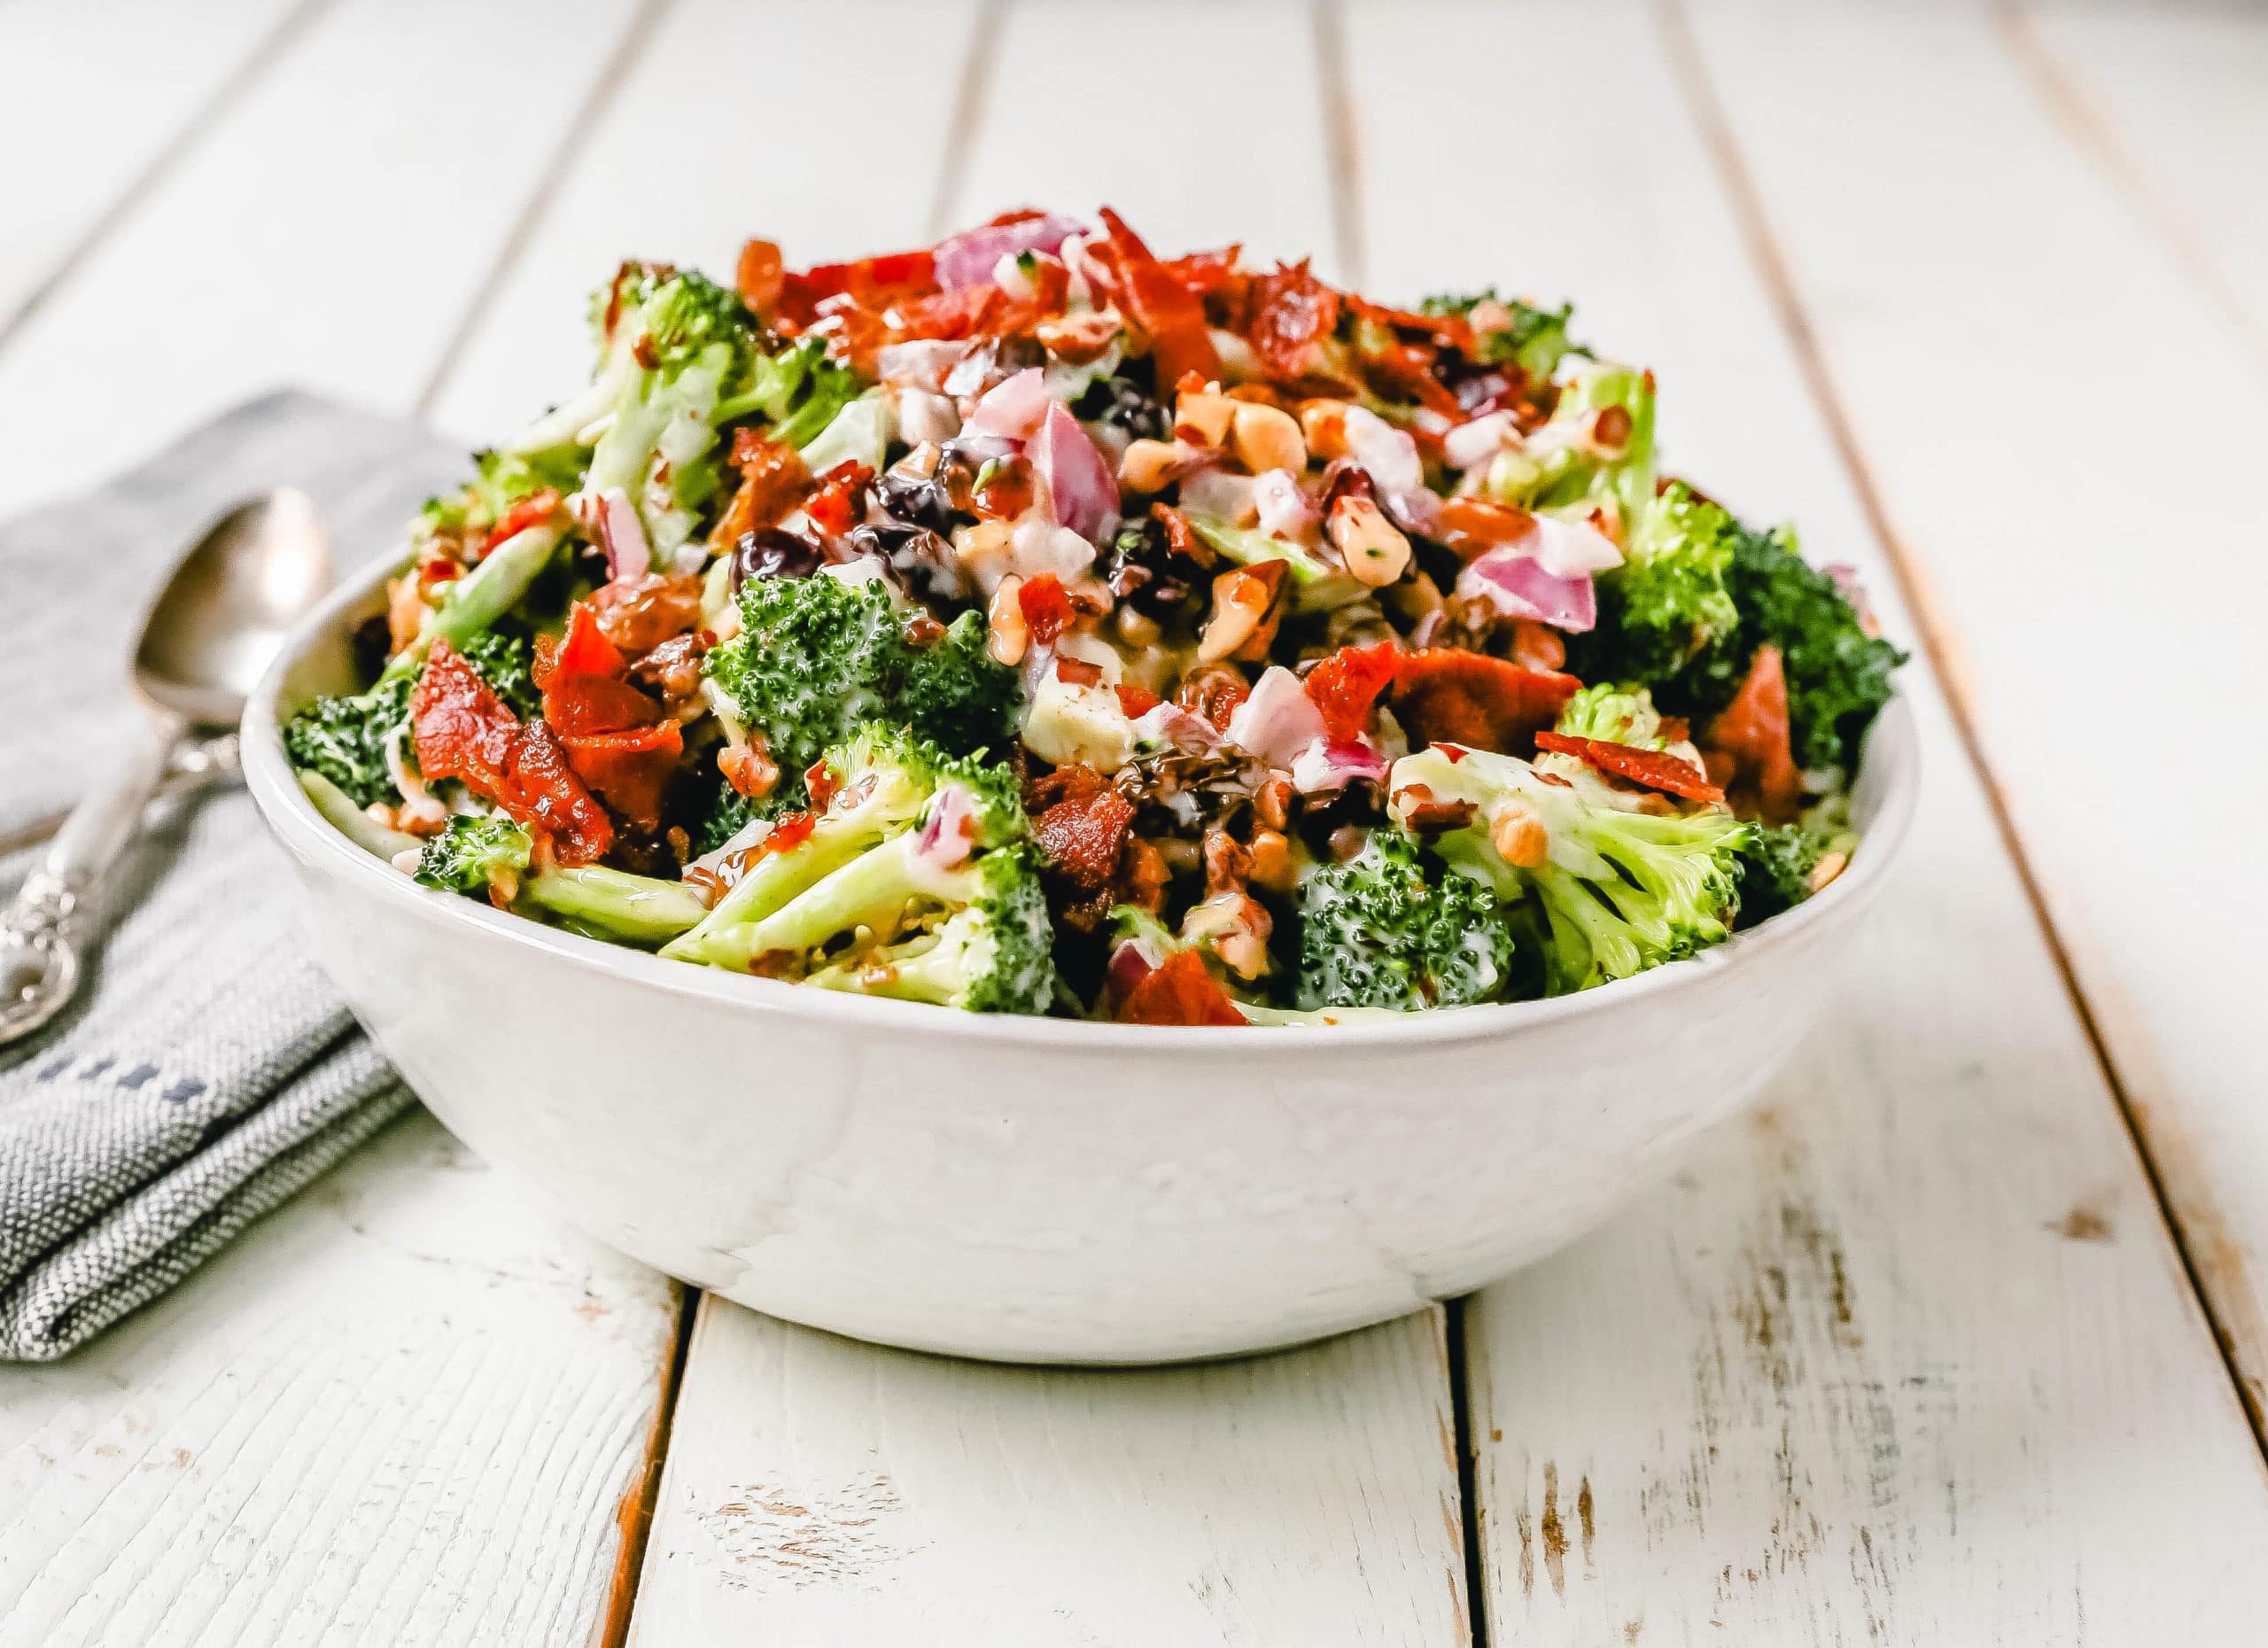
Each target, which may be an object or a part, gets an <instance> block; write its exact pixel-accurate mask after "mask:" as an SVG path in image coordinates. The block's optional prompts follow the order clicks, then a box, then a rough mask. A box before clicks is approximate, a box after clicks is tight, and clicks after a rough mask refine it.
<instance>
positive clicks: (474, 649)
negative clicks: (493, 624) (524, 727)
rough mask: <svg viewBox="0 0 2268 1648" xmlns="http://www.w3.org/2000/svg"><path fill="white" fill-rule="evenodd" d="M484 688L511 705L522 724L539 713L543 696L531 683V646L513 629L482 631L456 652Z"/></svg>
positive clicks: (531, 644) (523, 635)
mask: <svg viewBox="0 0 2268 1648" xmlns="http://www.w3.org/2000/svg"><path fill="white" fill-rule="evenodd" d="M457 650H458V651H459V652H460V653H462V655H463V657H464V661H465V662H466V663H467V664H470V665H472V667H473V671H474V672H475V673H476V674H478V676H479V677H480V679H481V680H484V681H486V682H487V683H488V689H489V690H490V691H491V692H493V693H494V694H495V695H496V696H498V697H499V698H501V699H502V700H503V701H504V702H505V703H506V704H509V705H510V706H511V710H512V713H513V714H515V715H517V716H518V717H519V718H520V719H522V720H524V721H529V720H533V719H535V718H536V717H537V716H539V715H540V714H541V713H542V712H543V694H542V693H541V692H540V691H539V690H538V689H537V688H536V684H535V646H534V643H533V642H532V641H530V640H529V639H528V637H527V636H526V635H525V634H522V633H520V632H518V631H517V630H504V629H491V630H484V631H483V632H482V633H481V634H478V635H473V636H470V637H469V638H468V639H467V640H466V641H465V643H464V644H463V645H462V647H459V648H458V649H457Z"/></svg>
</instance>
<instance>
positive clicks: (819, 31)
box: [432, 0, 977, 441]
mask: <svg viewBox="0 0 2268 1648" xmlns="http://www.w3.org/2000/svg"><path fill="white" fill-rule="evenodd" d="M976 18H977V12H976V8H975V5H974V4H966V3H963V0H953V3H951V4H939V5H933V6H918V7H917V6H913V5H908V4H904V0H853V3H852V4H830V5H827V6H825V7H823V8H813V7H781V6H750V5H742V4H734V0H680V4H675V5H673V6H672V7H671V8H670V9H669V11H668V12H667V13H666V14H665V15H664V17H663V19H661V20H660V22H659V23H658V24H657V25H656V27H654V29H653V31H652V35H651V37H650V38H649V40H647V41H646V42H645V43H644V44H643V46H642V48H641V51H639V53H638V55H637V57H636V58H635V60H634V62H633V66H632V68H631V70H630V72H629V74H627V75H626V76H625V79H624V82H623V83H622V85H621V86H620V88H619V89H617V93H616V95H615V97H614V98H613V100H612V102H611V103H610V105H609V107H608V110H607V112H606V113H605V114H604V115H603V116H602V118H601V120H599V122H598V124H597V126H596V128H595V129H594V131H593V132H592V133H591V134H590V136H589V138H588V140H587V141H586V143H584V144H583V145H582V146H581V148H580V150H579V152H578V154H577V156H576V159H575V163H574V165H573V167H571V170H570V171H569V172H568V174H567V175H566V176H565V177H564V178H563V179H562V180H561V182H560V185H559V188H558V190H557V192H556V194H555V197H554V198H553V200H552V203H551V205H550V206H549V208H548V210H547V211H546V212H545V213H544V215H543V218H542V221H541V222H540V223H539V224H537V225H536V227H535V229H534V230H533V232H532V234H531V235H530V237H529V238H528V243H527V245H525V246H524V248H523V249H522V250H521V251H520V253H518V255H517V256H516V257H515V258H514V260H513V262H512V266H511V268H509V270H508V271H507V272H506V276H505V278H504V279H503V281H502V282H501V283H500V284H499V287H498V289H497V292H496V294H495V296H494V299H493V301H492V302H491V303H490V304H489V305H488V306H487V307H486V309H485V313H484V314H483V315H481V316H480V317H479V320H478V327H477V328H476V330H475V331H474V333H473V335H472V337H471V338H470V340H469V341H468V344H467V346H466V347H465V349H464V351H463V352H462V354H461V355H460V356H459V357H458V359H457V360H456V361H454V362H453V363H452V365H451V368H450V369H449V371H448V373H447V375H446V376H445V377H444V378H443V379H442V381H441V383H440V385H439V390H438V393H436V395H435V398H434V402H433V408H432V412H433V417H434V420H435V421H436V422H437V423H439V424H441V425H442V426H443V427H444V428H447V429H452V430H456V431H462V433H464V434H465V435H466V437H467V438H468V439H478V440H488V441H493V440H496V439H501V438H502V437H504V436H505V435H508V434H509V433H510V432H511V431H513V430H515V429H517V427H519V425H520V424H524V423H525V422H526V421H527V420H528V419H529V418H531V417H532V416H535V414H537V413H538V412H540V411H541V410H542V409H543V408H544V405H545V404H546V400H547V397H548V398H549V399H552V400H556V399H559V398H562V397H563V396H564V395H565V394H566V393H568V392H569V391H570V390H571V389H573V388H575V387H577V386H579V384H580V383H581V381H582V374H583V373H584V371H585V370H586V366H587V363H588V359H589V355H590V340H589V327H588V324H587V323H586V318H585V311H586V300H587V299H588V297H589V294H590V292H591V291H592V289H593V288H594V287H596V286H598V285H600V284H602V283H603V282H604V281H605V279H606V277H607V276H609V275H610V274H612V273H613V271H614V268H615V266H616V265H617V263H619V262H620V261H621V260H623V259H624V258H625V257H643V258H653V259H657V260H665V261H668V262H672V263H677V264H681V265H685V266H687V267H690V268H699V269H702V270H703V271H705V272H706V273H708V274H709V275H711V276H713V277H714V278H716V279H718V280H721V281H726V282H730V281H731V279H732V278H733V270H734V263H735V261H736V260H737V259H738V257H739V254H740V249H741V243H742V241H744V240H747V239H749V238H750V237H753V236H761V237H765V238H766V239H770V240H773V241H776V242H778V243H779V244H780V245H781V247H782V248H783V249H784V251H785V253H786V255H787V257H788V262H789V264H790V266H791V267H798V268H800V267H802V266H803V265H805V264H810V263H822V262H827V261H829V260H835V259H841V258H847V257H856V256H858V255H860V254H861V253H868V252H882V251H888V250H889V249H891V248H892V247H895V246H900V245H919V244H920V243H921V242H922V241H923V240H924V238H925V237H926V233H927V222H926V221H927V218H928V211H929V206H930V203H931V201H932V199H933V198H935V196H936V191H937V187H938V166H939V163H940V158H941V157H942V155H943V154H944V152H945V150H946V147H947V144H946V141H945V134H946V131H947V127H948V123H949V121H950V120H951V114H952V109H953V104H954V95H955V89H956V81H955V72H956V70H957V69H958V67H959V65H960V62H961V60H962V57H963V55H964V53H965V52H966V51H967V46H968V43H969V41H970V38H971V35H972V32H973V30H974V28H975V22H976ZM845 40H861V41H876V42H881V41H893V42H897V43H900V44H901V45H903V46H904V47H905V50H902V51H889V52H884V53H878V54H874V55H872V56H869V57H867V58H865V59H864V60H863V61H862V63H861V66H860V69H859V90H858V102H859V103H860V104H861V105H864V109H865V115H864V117H862V118H859V119H855V120H848V119H843V118H841V114H842V107H841V105H842V100H843V96H844V91H843V86H842V85H841V84H840V83H839V82H837V81H836V80H835V78H833V77H832V76H830V75H827V74H818V73H804V72H794V73H789V72H783V71H781V70H780V69H779V68H778V66H779V65H781V64H783V63H800V64H805V65H813V64H819V63H822V62H826V61H828V60H830V59H831V58H833V57H834V56H835V54H836V53H838V52H839V51H841V49H842V44H843V42H844V41H845ZM696 58H705V59H708V60H711V61H712V62H714V63H715V64H716V65H718V68H719V70H720V72H725V73H736V74H742V75H743V76H745V77H746V78H747V79H748V80H749V81H750V83H751V84H755V83H759V82H760V83H761V85H762V87H763V91H762V95H760V96H759V95H750V96H747V97H687V94H686V85H685V66H686V64H687V62H688V61H691V60H694V59H696ZM879 111H887V118H882V117H880V115H879V114H878V113H877V112H879ZM820 133H823V134H824V136H823V138H819V137H817V136H815V134H820ZM851 180H855V182H853V181H851Z"/></svg>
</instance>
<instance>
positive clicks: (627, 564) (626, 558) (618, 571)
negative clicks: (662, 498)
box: [598, 486, 654, 584]
mask: <svg viewBox="0 0 2268 1648" xmlns="http://www.w3.org/2000/svg"><path fill="white" fill-rule="evenodd" d="M598 517H599V544H600V546H601V547H602V548H604V549H605V551H606V573H607V576H608V577H609V578H610V579H613V580H614V581H615V582H616V583H618V584H634V583H636V582H637V581H638V580H639V579H641V578H643V577H645V576H646V572H647V570H648V569H649V567H651V566H652V565H653V564H654V551H653V548H652V546H650V545H649V544H648V543H647V541H646V524H645V523H644V522H643V521H641V520H640V519H639V518H638V506H637V505H636V504H633V503H632V502H631V501H630V494H628V493H626V492H625V491H623V490H622V488H621V487H619V486H610V487H608V488H607V489H606V490H605V491H604V492H602V493H601V494H599V507H598Z"/></svg>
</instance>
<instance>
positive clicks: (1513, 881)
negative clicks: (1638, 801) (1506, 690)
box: [1389, 746, 1748, 996]
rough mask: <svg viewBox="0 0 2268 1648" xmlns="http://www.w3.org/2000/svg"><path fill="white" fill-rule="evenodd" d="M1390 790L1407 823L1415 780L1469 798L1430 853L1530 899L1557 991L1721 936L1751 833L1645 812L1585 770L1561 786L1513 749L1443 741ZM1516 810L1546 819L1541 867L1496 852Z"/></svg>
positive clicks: (1500, 890)
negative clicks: (1454, 747) (1467, 810)
mask: <svg viewBox="0 0 2268 1648" xmlns="http://www.w3.org/2000/svg"><path fill="white" fill-rule="evenodd" d="M1552 776H1553V777H1554V778H1558V777H1561V776H1563V775H1562V774H1557V773H1555V774H1553V775H1552ZM1389 786H1390V793H1391V794H1393V795H1394V797H1396V802H1395V805H1394V812H1395V816H1396V818H1397V820H1400V821H1402V822H1404V823H1407V822H1408V817H1409V808H1408V806H1407V805H1404V804H1403V803H1402V799H1401V798H1402V797H1403V796H1405V795H1406V794H1408V793H1410V791H1411V789H1412V787H1413V786H1415V787H1416V788H1417V790H1419V791H1422V792H1430V797H1431V800H1432V801H1433V803H1435V804H1441V803H1448V804H1455V803H1459V802H1463V803H1467V804H1470V805H1471V806H1472V818H1471V820H1470V821H1469V822H1467V823H1465V824H1464V825H1461V826H1458V827H1456V828H1451V829H1449V830H1447V831H1445V832H1443V833H1442V834H1441V836H1439V837H1438V838H1437V839H1436V840H1435V841H1434V843H1433V846H1434V850H1435V851H1438V852H1439V853H1440V854H1441V858H1442V859H1444V860H1445V861H1446V862H1447V863H1448V864H1449V867H1451V868H1452V869H1456V870H1462V871H1463V872H1464V874H1466V875H1471V876H1474V877H1476V878H1478V879H1480V880H1481V881H1483V882H1487V883H1488V884H1490V885H1491V886H1493V887H1494V888H1495V890H1496V892H1497V894H1498V896H1499V897H1500V898H1503V899H1505V900H1507V901H1511V900H1516V899H1521V898H1526V897H1527V896H1529V895H1533V896H1534V899H1535V901H1536V905H1537V906H1538V908H1539V910H1540V912H1541V914H1542V918H1543V923H1542V925H1543V932H1544V939H1543V943H1544V952H1545V954H1544V961H1545V975H1546V989H1547V991H1548V992H1549V993H1550V994H1552V995H1555V996H1556V995H1564V994H1565V993H1567V992H1568V991H1575V990H1583V989H1587V988H1588V987H1589V986H1591V985H1593V984H1600V983H1605V982H1606V981H1607V980H1609V979H1616V978H1627V977H1629V976H1631V975H1632V974H1634V973H1638V972H1642V971H1643V970H1644V969H1645V968H1651V967H1658V966H1659V965H1660V964H1661V963H1663V962H1665V961H1675V960H1680V959H1681V958H1682V957H1685V956H1689V955H1691V954H1693V953H1694V952H1697V951H1699V950H1703V949H1705V948H1706V947H1708V946H1709V945H1711V944H1718V943H1720V942H1721V941H1722V940H1723V939H1724V937H1725V936H1726V932H1727V929H1726V924H1725V917H1726V913H1727V911H1728V907H1729V906H1730V905H1731V903H1732V900H1733V890H1734V875H1735V864H1736V857H1737V854H1738V851H1739V848H1740V845H1741V843H1743V842H1744V840H1746V838H1747V834H1748V826H1746V825H1745V824H1743V823H1742V822H1741V821H1740V820H1737V819H1736V818H1735V817H1733V815H1732V814H1731V813H1730V812H1727V811H1724V810H1723V809H1721V808H1718V809H1710V810H1707V811H1702V812H1687V813H1682V814H1669V815H1660V814H1657V813H1653V812H1638V811H1635V810H1632V809H1630V808H1629V807H1628V806H1627V805H1626V803H1625V800H1624V798H1623V797H1622V796H1621V794H1620V792H1618V791H1616V790H1613V789H1610V788H1608V787H1607V786H1606V785H1605V784H1604V782H1602V781H1600V780H1598V779H1597V778H1596V777H1595V776H1594V775H1592V774H1590V773H1577V774H1575V775H1574V776H1573V777H1571V778H1568V779H1567V780H1566V781H1565V782H1560V783H1554V782H1550V781H1546V779H1545V776H1544V775H1543V774H1542V773H1538V772H1537V771H1536V770H1535V769H1534V767H1532V766H1529V765H1528V763H1526V762H1525V761H1523V760H1521V759H1519V758H1518V757H1517V756H1507V755H1495V754H1492V753H1490V752H1488V751H1487V750H1460V751H1458V752H1456V758H1454V759H1452V758H1451V756H1450V754H1449V752H1448V751H1445V750H1441V748H1440V747H1438V746H1436V747H1434V748H1433V749H1430V750H1420V751H1419V752H1418V753H1417V754H1416V755H1413V756H1405V757H1404V758H1402V759H1401V760H1400V761H1397V762H1396V763H1394V771H1393V773H1392V774H1391V777H1390V780H1389ZM1514 817H1525V818H1526V819H1528V820H1534V821H1535V822H1537V823H1540V824H1541V825H1542V828H1543V831H1544V843H1543V853H1542V859H1541V861H1540V862H1537V863H1535V864H1534V865H1526V864H1521V865H1514V864H1511V863H1509V862H1508V861H1506V859H1504V858H1503V855H1502V854H1501V853H1500V852H1499V851H1498V850H1497V847H1496V841H1495V838H1496V835H1497V832H1498V830H1499V828H1500V827H1501V826H1503V825H1504V824H1505V823H1506V821H1507V820H1508V819H1511V818H1514ZM1506 833H1507V834H1512V833H1515V832H1511V831H1507V832H1506ZM1522 856H1523V858H1525V857H1526V856H1528V855H1526V854H1523V855H1522Z"/></svg>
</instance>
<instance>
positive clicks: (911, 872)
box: [735, 830, 983, 967]
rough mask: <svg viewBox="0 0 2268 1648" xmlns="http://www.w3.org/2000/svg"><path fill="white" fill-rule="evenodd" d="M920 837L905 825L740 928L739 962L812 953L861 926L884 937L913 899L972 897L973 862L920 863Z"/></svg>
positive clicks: (953, 901)
mask: <svg viewBox="0 0 2268 1648" xmlns="http://www.w3.org/2000/svg"><path fill="white" fill-rule="evenodd" d="M976 863H977V861H976V860H968V861H965V862H964V863H962V864H961V865H959V867H955V868H952V869H949V870H940V869H936V868H935V867H931V866H929V865H927V864H924V863H923V862H922V861H921V854H920V831H918V830H908V831H906V832H905V834H904V835H902V836H896V837H893V838H892V839H891V840H889V841H886V842H884V843H882V845H881V846H879V847H876V848H874V850H873V851H871V852H863V853H860V854H859V855H858V857H857V858H855V859H851V860H850V862H849V863H848V864H846V865H844V866H843V867H842V868H840V869H838V870H836V871H835V872H834V873H833V874H831V875H827V876H824V877H822V878H821V879H819V881H817V882H813V883H812V885H811V886H809V887H807V888H806V889H805V890H804V891H802V892H801V893H798V894H797V895H796V897H795V898H791V899H789V900H788V902H787V903H786V904H784V905H782V906H780V907H779V908H778V909H777V910H774V911H773V913H771V914H770V915H768V916H765V918H764V919H763V920H761V921H754V922H751V923H750V924H749V925H748V926H746V927H745V928H743V929H740V930H739V932H738V933H737V934H736V935H735V938H736V941H737V943H736V946H735V948H736V951H737V952H739V953H738V954H737V955H736V959H737V960H739V962H740V964H741V965H742V966H743V967H745V966H746V965H748V963H749V962H750V961H753V960H755V959H756V958H757V957H758V956H760V955H764V954H766V953H768V952H772V951H774V950H792V951H797V952H809V951H815V950H818V949H819V948H820V947H821V946H822V945H824V944H826V943H827V941H828V940H829V939H831V938H833V937H835V936H836V935H837V934H842V933H850V932H855V931H856V930H857V929H859V928H862V927H863V928H865V929H867V930H868V931H869V932H872V933H874V935H875V936H876V937H880V938H883V939H885V940H887V939H888V937H889V936H890V935H891V934H893V933H895V932H897V929H898V928H899V926H900V925H901V924H902V923H903V921H904V920H905V913H906V911H907V910H908V909H909V908H910V907H911V906H913V905H914V904H915V903H916V902H917V901H920V900H924V899H927V900H930V901H934V902H936V903H937V904H942V905H959V904H967V902H969V901H970V900H971V899H973V898H975V897H976V895H977V892H978V890H980V888H981V887H982V885H983V878H982V877H981V876H980V875H978V873H977V870H976V867H975V866H976Z"/></svg>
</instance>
